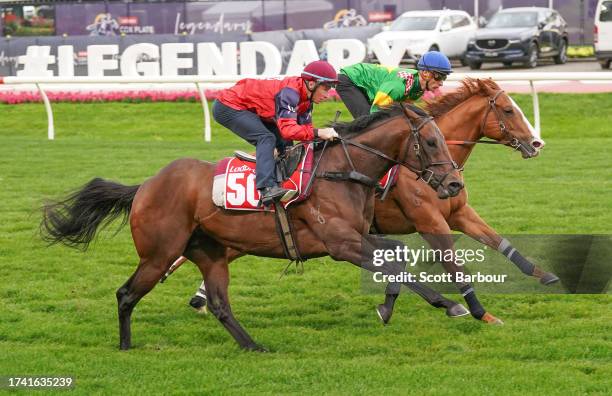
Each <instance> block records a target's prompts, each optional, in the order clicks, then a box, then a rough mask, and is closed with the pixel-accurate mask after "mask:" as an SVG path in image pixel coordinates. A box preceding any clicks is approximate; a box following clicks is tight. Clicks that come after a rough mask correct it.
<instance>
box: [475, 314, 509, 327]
mask: <svg viewBox="0 0 612 396" xmlns="http://www.w3.org/2000/svg"><path fill="white" fill-rule="evenodd" d="M480 320H482V321H483V322H487V323H488V324H492V325H503V324H504V322H502V320H501V319H499V318H496V317H495V316H493V315H491V314H490V313H488V312H485V314H484V315H483V316H482V318H481V319H480Z"/></svg>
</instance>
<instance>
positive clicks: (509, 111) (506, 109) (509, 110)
mask: <svg viewBox="0 0 612 396" xmlns="http://www.w3.org/2000/svg"><path fill="white" fill-rule="evenodd" d="M504 113H506V114H508V115H510V114H512V113H514V109H513V108H512V107H504Z"/></svg>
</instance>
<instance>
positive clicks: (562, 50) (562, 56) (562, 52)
mask: <svg viewBox="0 0 612 396" xmlns="http://www.w3.org/2000/svg"><path fill="white" fill-rule="evenodd" d="M553 59H554V60H555V63H556V64H557V65H562V64H564V63H565V62H567V43H566V42H565V40H561V46H560V47H559V55H557V56H555V57H554V58H553Z"/></svg>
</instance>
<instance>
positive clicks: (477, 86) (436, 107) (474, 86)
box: [425, 77, 500, 117]
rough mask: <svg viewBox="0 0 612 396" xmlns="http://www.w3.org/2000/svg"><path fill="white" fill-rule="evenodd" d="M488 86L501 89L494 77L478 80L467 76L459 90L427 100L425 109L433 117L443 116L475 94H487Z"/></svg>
mask: <svg viewBox="0 0 612 396" xmlns="http://www.w3.org/2000/svg"><path fill="white" fill-rule="evenodd" d="M486 88H490V89H492V90H495V91H497V90H499V89H500V88H499V85H497V84H496V83H495V81H493V80H492V79H482V80H478V79H474V78H470V77H466V78H465V79H463V81H461V86H460V87H459V88H458V89H457V90H455V91H453V92H451V93H448V94H445V95H442V96H439V97H437V98H435V99H430V100H426V101H425V110H426V111H427V112H428V113H429V114H430V115H431V116H432V117H438V116H441V115H443V114H446V113H447V112H449V111H450V110H451V109H453V108H454V107H455V106H457V105H459V104H460V103H463V102H464V101H466V100H467V99H469V98H470V97H472V96H474V95H481V96H487V93H486Z"/></svg>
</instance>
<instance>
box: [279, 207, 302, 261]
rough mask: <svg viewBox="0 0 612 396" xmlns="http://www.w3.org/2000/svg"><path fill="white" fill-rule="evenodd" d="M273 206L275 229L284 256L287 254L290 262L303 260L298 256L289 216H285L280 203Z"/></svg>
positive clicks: (285, 213)
mask: <svg viewBox="0 0 612 396" xmlns="http://www.w3.org/2000/svg"><path fill="white" fill-rule="evenodd" d="M274 208H275V213H276V229H277V232H278V234H279V237H280V240H281V243H282V245H283V250H284V251H285V256H287V258H288V259H290V260H291V261H292V262H293V261H295V262H296V263H301V262H303V261H304V260H303V259H302V256H300V252H299V250H298V247H297V245H296V243H295V237H294V235H293V227H291V223H290V222H289V218H288V216H287V212H286V211H285V208H284V207H283V205H282V204H281V203H277V204H275V205H274Z"/></svg>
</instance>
